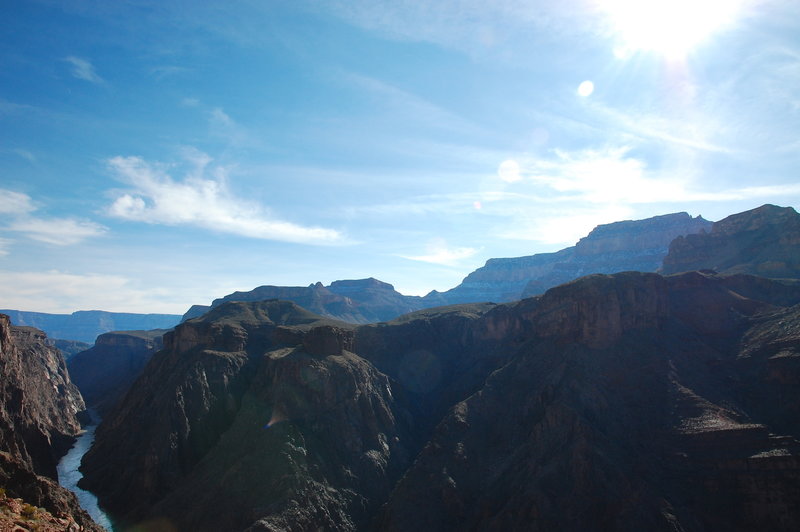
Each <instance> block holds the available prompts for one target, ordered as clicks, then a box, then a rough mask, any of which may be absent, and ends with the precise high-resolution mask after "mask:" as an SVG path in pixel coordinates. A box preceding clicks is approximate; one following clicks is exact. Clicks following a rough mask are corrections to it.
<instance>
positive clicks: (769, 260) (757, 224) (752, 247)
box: [662, 205, 800, 279]
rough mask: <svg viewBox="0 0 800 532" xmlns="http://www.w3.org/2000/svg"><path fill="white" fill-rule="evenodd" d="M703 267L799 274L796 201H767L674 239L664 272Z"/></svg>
mask: <svg viewBox="0 0 800 532" xmlns="http://www.w3.org/2000/svg"><path fill="white" fill-rule="evenodd" d="M703 269H710V270H715V271H717V272H719V273H750V274H753V275H760V276H762V277H769V278H774V279H780V278H793V279H797V278H800V214H798V213H797V211H795V210H794V209H793V208H791V207H777V206H775V205H763V206H761V207H759V208H757V209H753V210H750V211H746V212H742V213H739V214H734V215H731V216H728V217H727V218H725V219H723V220H720V221H719V222H716V223H714V225H713V227H712V229H711V231H710V232H706V233H700V234H692V235H686V236H682V237H679V238H677V239H675V241H674V242H672V244H671V245H670V248H669V253H668V255H667V256H666V257H665V258H664V266H663V268H662V271H663V272H664V273H666V274H670V273H677V272H682V271H690V270H703Z"/></svg>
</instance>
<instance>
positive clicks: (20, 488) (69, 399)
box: [0, 314, 98, 530]
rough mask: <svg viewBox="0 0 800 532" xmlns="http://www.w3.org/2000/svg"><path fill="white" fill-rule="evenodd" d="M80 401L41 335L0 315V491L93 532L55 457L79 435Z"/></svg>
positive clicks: (62, 365) (55, 352)
mask: <svg viewBox="0 0 800 532" xmlns="http://www.w3.org/2000/svg"><path fill="white" fill-rule="evenodd" d="M83 410H84V404H83V399H82V398H81V396H80V393H79V392H78V389H77V388H76V387H75V385H73V384H72V382H71V381H70V379H69V376H68V374H67V370H66V364H65V363H64V359H63V358H62V356H61V354H60V353H59V351H58V350H57V349H55V348H54V347H52V346H50V345H49V342H48V341H47V337H46V336H45V334H44V333H43V332H42V331H39V330H37V329H33V328H31V327H15V326H12V325H11V324H10V320H9V317H8V316H6V315H4V314H0V487H3V488H4V489H5V490H6V493H7V494H8V495H10V496H12V497H18V498H21V499H24V500H25V502H27V503H29V504H33V505H35V506H42V507H44V508H47V509H48V510H49V511H50V512H51V513H52V514H57V515H58V516H60V517H63V518H64V519H66V520H67V521H68V523H72V524H75V525H76V526H83V527H85V529H86V530H95V529H98V528H97V527H96V525H94V523H93V522H92V521H91V519H90V518H89V516H88V515H87V514H86V513H85V512H84V511H83V510H81V509H80V507H79V505H78V502H77V500H76V499H75V497H74V496H73V495H72V493H70V492H69V491H67V490H65V489H63V488H61V487H60V486H59V485H58V484H57V482H56V481H55V480H56V479H57V472H56V465H57V464H58V459H59V458H60V457H61V456H62V455H63V454H64V453H65V452H66V451H67V450H68V448H69V446H70V445H71V444H72V442H73V441H74V438H75V436H76V435H77V434H78V433H79V432H80V423H79V421H78V414H79V413H80V412H82V411H83Z"/></svg>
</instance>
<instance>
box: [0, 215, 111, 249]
mask: <svg viewBox="0 0 800 532" xmlns="http://www.w3.org/2000/svg"><path fill="white" fill-rule="evenodd" d="M8 230H9V231H15V232H18V233H23V234H25V235H27V236H28V237H29V238H32V239H33V240H38V241H39V242H46V243H47V244H53V245H56V246H71V245H73V244H78V243H79V242H83V241H84V240H86V239H87V238H91V237H94V236H99V235H101V234H103V233H105V232H106V228H105V227H103V226H102V225H100V224H97V223H95V222H92V221H89V220H79V219H75V218H35V217H24V218H20V219H18V220H15V221H14V222H12V223H11V224H10V225H9V226H8Z"/></svg>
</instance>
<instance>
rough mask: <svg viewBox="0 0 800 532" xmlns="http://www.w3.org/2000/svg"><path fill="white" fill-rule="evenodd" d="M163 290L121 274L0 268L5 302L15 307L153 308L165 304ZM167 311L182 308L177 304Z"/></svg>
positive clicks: (46, 309) (55, 309) (60, 309)
mask: <svg viewBox="0 0 800 532" xmlns="http://www.w3.org/2000/svg"><path fill="white" fill-rule="evenodd" d="M162 292H163V291H162V290H157V289H155V290H154V289H153V287H152V286H147V287H145V288H140V287H136V286H134V283H133V282H132V280H131V279H129V278H127V277H125V276H122V275H109V274H98V273H85V274H76V273H71V272H66V271H60V270H47V271H9V270H0V293H1V294H3V305H4V306H6V307H8V308H15V309H36V310H37V311H40V312H58V313H69V312H74V311H76V310H89V309H96V308H102V309H103V310H106V311H111V312H144V313H147V312H153V309H154V308H162V309H163V308H164V305H165V302H164V301H163V299H166V298H164V294H163V293H162ZM167 311H172V312H175V313H178V312H181V307H179V306H178V305H174V304H173V306H172V308H168V309H167Z"/></svg>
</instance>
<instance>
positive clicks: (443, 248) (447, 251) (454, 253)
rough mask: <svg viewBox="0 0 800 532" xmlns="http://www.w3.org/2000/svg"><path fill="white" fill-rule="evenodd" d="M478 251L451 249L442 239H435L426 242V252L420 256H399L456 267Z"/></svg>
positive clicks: (460, 248)
mask: <svg viewBox="0 0 800 532" xmlns="http://www.w3.org/2000/svg"><path fill="white" fill-rule="evenodd" d="M478 251H480V250H478V249H475V248H471V247H456V248H451V247H449V246H448V245H447V242H446V241H445V240H444V239H441V238H436V239H433V240H431V241H430V242H428V245H427V246H426V252H425V253H424V254H422V255H399V256H400V257H402V258H404V259H409V260H415V261H420V262H428V263H431V264H439V265H441V266H456V265H458V264H459V263H460V262H461V261H463V260H465V259H468V258H470V257H472V256H474V255H475V254H477V253H478Z"/></svg>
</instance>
